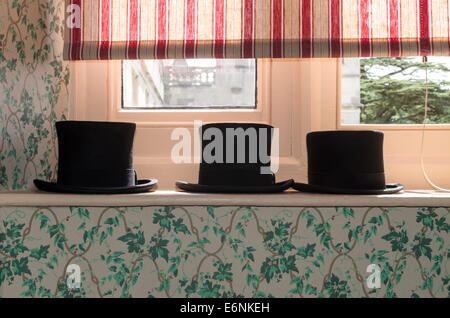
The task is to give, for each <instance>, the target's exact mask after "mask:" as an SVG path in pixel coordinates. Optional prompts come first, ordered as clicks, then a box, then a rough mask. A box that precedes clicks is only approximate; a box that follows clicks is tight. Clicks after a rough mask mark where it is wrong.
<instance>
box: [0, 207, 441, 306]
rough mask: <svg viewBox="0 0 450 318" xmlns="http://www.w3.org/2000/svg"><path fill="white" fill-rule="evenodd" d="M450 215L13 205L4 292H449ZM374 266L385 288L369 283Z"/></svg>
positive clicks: (0, 237) (1, 224) (4, 218)
mask: <svg viewBox="0 0 450 318" xmlns="http://www.w3.org/2000/svg"><path fill="white" fill-rule="evenodd" d="M449 213H450V211H449V208H349V207H336V208H308V207H305V208H299V207H292V208H281V207H280V208H275V207H248V206H241V207H213V206H208V207H206V206H197V207H174V206H162V207H128V208H127V207H122V208H118V207H107V208H101V207H95V208H87V207H70V208H69V207H36V208H31V207H23V208H20V207H19V208H17V207H1V208H0V261H1V264H0V296H2V297H18V296H19V297H235V296H244V297H272V296H273V297H449V296H450V274H449V269H450V267H449V260H448V259H449V257H450V246H449V242H450V237H449V228H450V226H449ZM71 264H75V265H78V266H79V268H80V270H81V275H80V277H81V286H80V288H73V286H70V284H71V282H72V281H71V280H70V279H68V275H67V274H66V271H67V268H68V266H69V265H71ZM369 264H376V265H378V266H379V267H380V268H381V275H380V278H381V279H380V281H381V286H380V287H381V288H378V289H377V288H369V287H368V285H367V284H366V279H367V278H368V276H369V275H370V273H368V272H367V271H366V270H367V266H368V265H369ZM68 284H69V285H68Z"/></svg>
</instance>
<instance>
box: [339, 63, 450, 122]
mask: <svg viewBox="0 0 450 318" xmlns="http://www.w3.org/2000/svg"><path fill="white" fill-rule="evenodd" d="M428 79H429V97H428V123H430V124H448V123H450V58H447V57H429V58H428ZM424 111H425V65H424V64H423V63H422V58H421V57H410V58H348V59H342V113H341V114H342V116H341V118H342V124H353V125H354V124H422V123H423V119H424Z"/></svg>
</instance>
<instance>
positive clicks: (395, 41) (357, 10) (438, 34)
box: [64, 0, 450, 60]
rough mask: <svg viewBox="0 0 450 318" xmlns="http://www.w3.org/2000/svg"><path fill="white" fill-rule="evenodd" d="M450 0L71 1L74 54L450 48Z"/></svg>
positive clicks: (327, 53)
mask: <svg viewBox="0 0 450 318" xmlns="http://www.w3.org/2000/svg"><path fill="white" fill-rule="evenodd" d="M449 1H450V0H66V7H67V14H66V19H67V20H66V22H67V23H66V33H65V48H64V55H65V58H66V59H68V60H102V59H165V58H177V59H184V58H283V57H284V58H297V57H301V58H311V57H354V56H417V55H443V56H448V55H450V4H449Z"/></svg>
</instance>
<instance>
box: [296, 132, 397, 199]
mask: <svg viewBox="0 0 450 318" xmlns="http://www.w3.org/2000/svg"><path fill="white" fill-rule="evenodd" d="M383 137H384V133H383V132H381V131H374V130H338V131H318V132H312V133H309V134H308V135H307V138H306V144H307V148H308V183H309V184H304V183H294V185H293V188H294V189H296V190H298V191H304V192H319V193H336V194H390V193H396V192H398V191H400V190H402V189H403V185H401V184H386V183H385V176H384V163H383Z"/></svg>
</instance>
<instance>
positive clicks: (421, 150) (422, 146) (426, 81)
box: [420, 56, 450, 192]
mask: <svg viewBox="0 0 450 318" xmlns="http://www.w3.org/2000/svg"><path fill="white" fill-rule="evenodd" d="M422 61H423V63H424V64H425V116H424V120H423V126H422V143H421V146H420V166H421V168H422V173H423V176H424V177H425V180H427V182H428V184H429V185H430V186H431V187H432V188H434V189H436V190H439V191H445V192H450V189H444V188H441V187H439V186H437V185H435V184H434V183H433V181H431V179H430V178H429V177H428V174H427V172H426V171H425V165H424V163H423V148H424V144H425V128H426V126H427V118H428V64H427V62H428V59H427V57H426V56H424V57H423V60H422Z"/></svg>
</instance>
